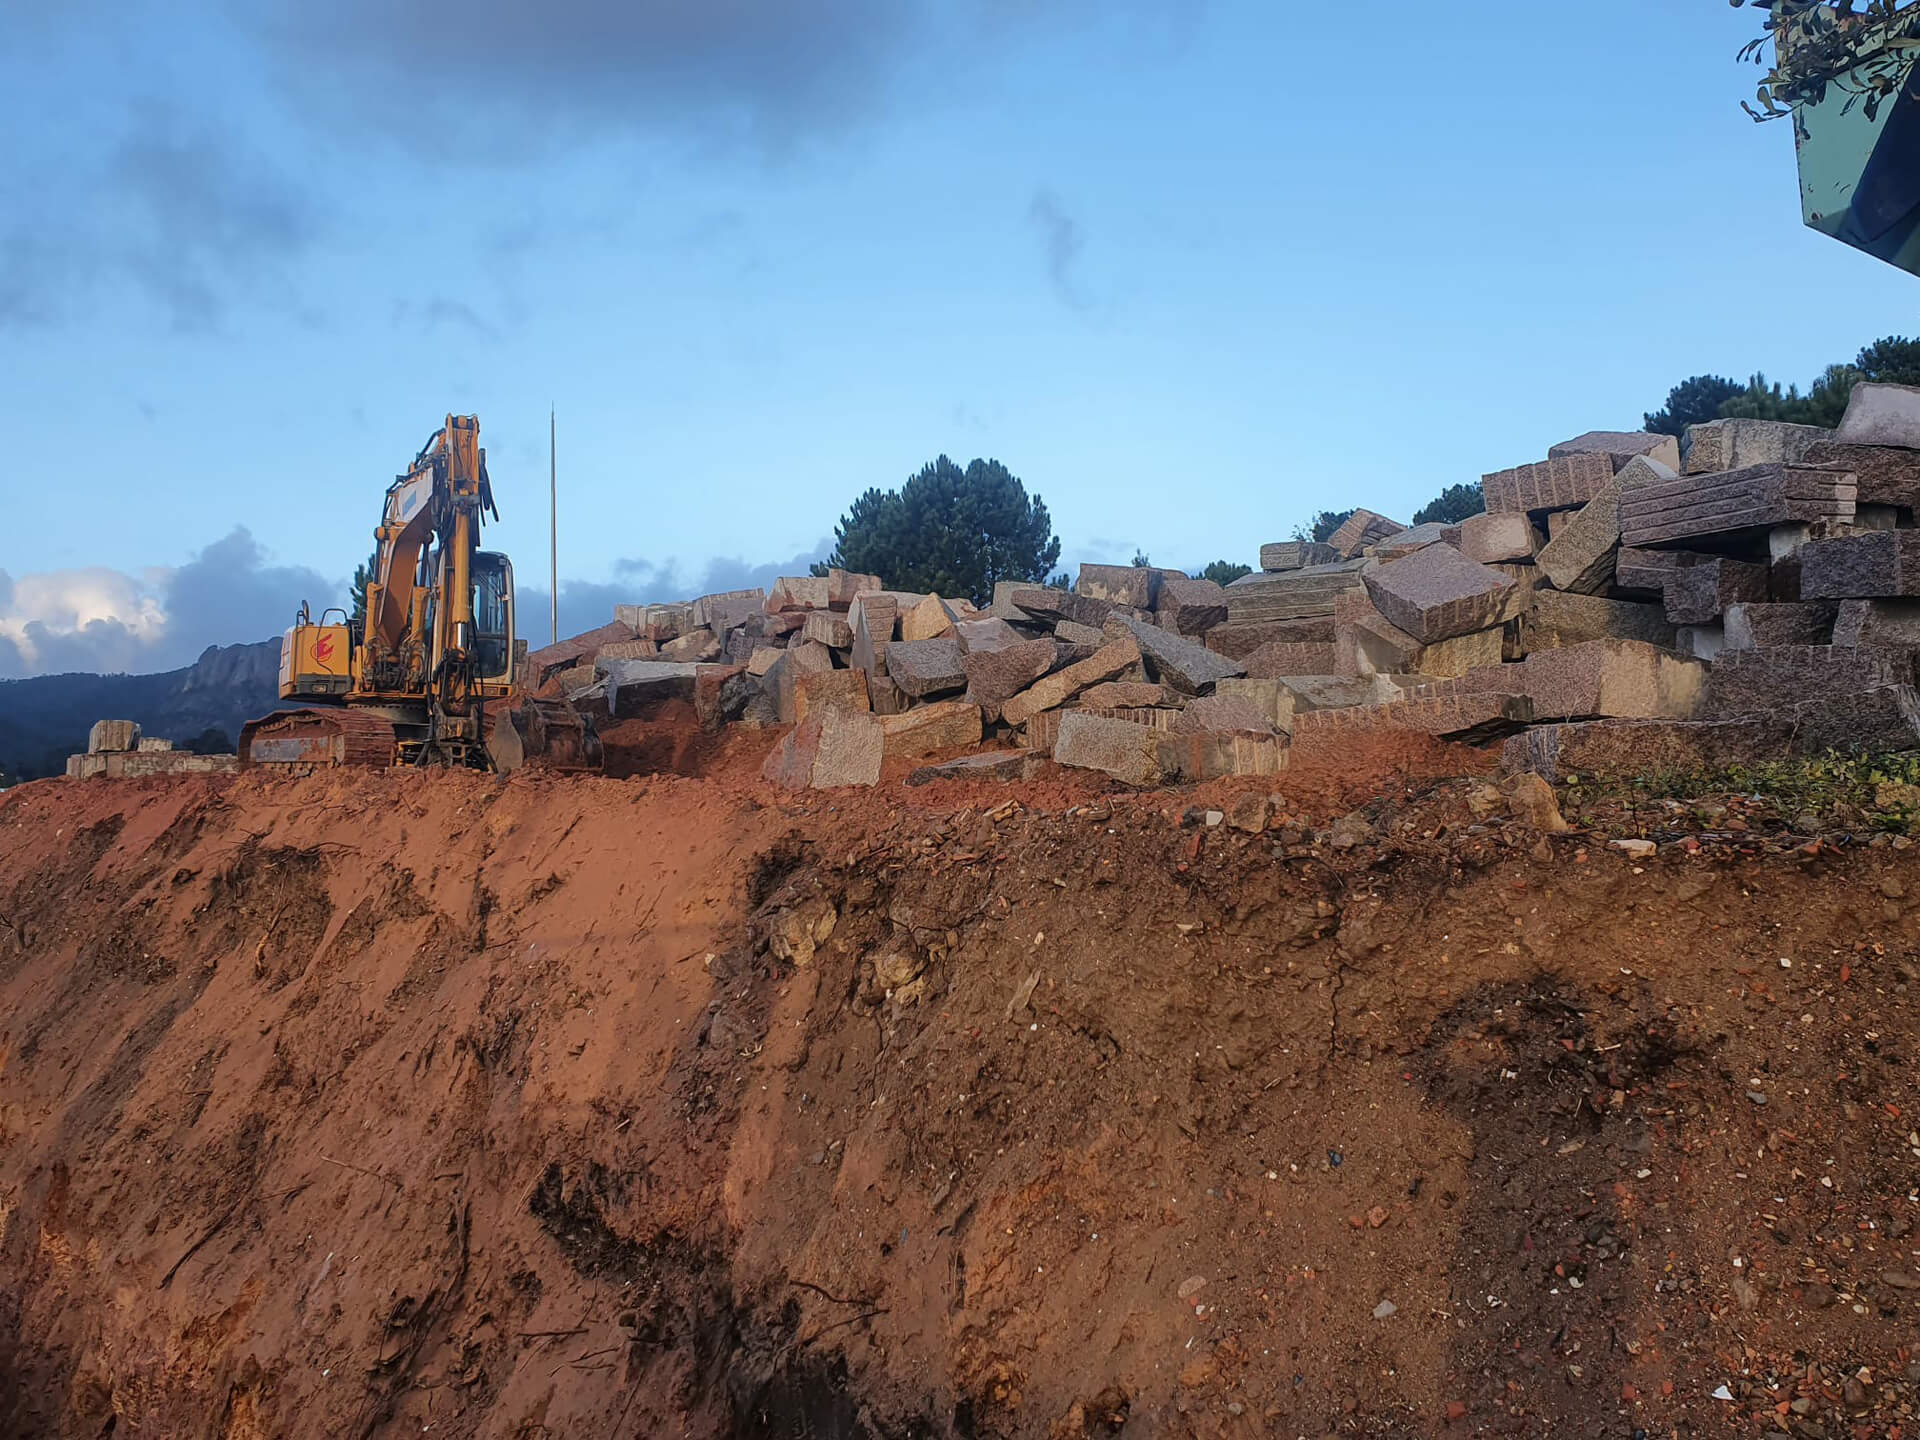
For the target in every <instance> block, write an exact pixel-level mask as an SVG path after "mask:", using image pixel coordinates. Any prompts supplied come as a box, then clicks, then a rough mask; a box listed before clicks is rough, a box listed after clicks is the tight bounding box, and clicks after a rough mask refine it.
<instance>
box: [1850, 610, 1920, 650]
mask: <svg viewBox="0 0 1920 1440" xmlns="http://www.w3.org/2000/svg"><path fill="white" fill-rule="evenodd" d="M1833 643H1834V644H1836V645H1852V646H1856V647H1858V648H1861V649H1871V648H1874V647H1877V646H1894V647H1896V648H1897V647H1902V646H1910V645H1920V600H1842V601H1841V602H1840V608H1839V610H1838V611H1837V612H1836V615H1835V618H1834V622H1833Z"/></svg>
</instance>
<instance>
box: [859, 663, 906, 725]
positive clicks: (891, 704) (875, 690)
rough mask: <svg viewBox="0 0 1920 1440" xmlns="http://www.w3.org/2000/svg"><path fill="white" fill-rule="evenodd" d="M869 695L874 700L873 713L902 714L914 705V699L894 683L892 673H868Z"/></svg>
mask: <svg viewBox="0 0 1920 1440" xmlns="http://www.w3.org/2000/svg"><path fill="white" fill-rule="evenodd" d="M867 695H868V698H870V699H871V700H872V701H873V713H874V714H876V715H900V714H903V713H905V711H906V710H907V709H908V708H909V707H911V706H912V704H913V699H912V697H911V696H909V695H908V694H907V692H906V691H904V690H902V689H901V688H900V687H899V686H898V685H896V684H894V682H893V677H892V676H891V675H876V674H874V673H872V672H871V671H869V672H868V673H867Z"/></svg>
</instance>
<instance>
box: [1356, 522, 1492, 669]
mask: <svg viewBox="0 0 1920 1440" xmlns="http://www.w3.org/2000/svg"><path fill="white" fill-rule="evenodd" d="M1364 581H1365V584H1366V587H1367V594H1368V595H1369V596H1370V597H1371V598H1372V600H1373V603H1374V606H1375V608H1376V609H1378V610H1379V611H1380V613H1381V614H1382V615H1384V616H1385V617H1386V618H1387V621H1388V623H1389V624H1391V625H1394V626H1396V627H1397V628H1399V629H1401V630H1404V631H1405V632H1406V633H1407V634H1409V635H1411V636H1413V638H1414V639H1415V640H1417V641H1419V642H1420V643H1421V644H1422V645H1430V644H1432V643H1434V642H1435V641H1438V640H1445V639H1447V638H1448V637H1449V636H1453V635H1465V634H1467V633H1468V632H1470V631H1475V630H1485V629H1487V628H1488V627H1489V626H1493V625H1498V624H1500V623H1501V622H1502V621H1504V620H1505V619H1506V618H1507V610H1508V605H1509V603H1510V602H1511V600H1512V598H1513V595H1514V583H1513V581H1511V580H1509V579H1508V578H1507V577H1506V576H1505V575H1502V574H1501V573H1500V572H1499V571H1497V570H1494V569H1491V568H1489V567H1488V566H1485V565H1481V564H1479V563H1478V562H1476V561H1473V560H1469V559H1467V557H1466V556H1464V555H1462V554H1461V553H1460V552H1459V551H1458V550H1455V549H1454V548H1453V547H1452V546H1451V545H1429V546H1427V547H1426V548H1425V549H1423V550H1418V551H1415V552H1414V553H1413V554H1411V555H1408V556H1406V557H1405V558H1404V559H1400V560H1394V561H1390V562H1389V563H1387V564H1385V565H1382V566H1380V567H1379V568H1378V569H1377V570H1372V571H1369V572H1367V574H1366V575H1365V577H1364Z"/></svg>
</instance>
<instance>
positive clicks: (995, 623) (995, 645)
mask: <svg viewBox="0 0 1920 1440" xmlns="http://www.w3.org/2000/svg"><path fill="white" fill-rule="evenodd" d="M953 638H954V639H956V640H958V641H959V642H960V648H961V650H962V651H964V652H965V653H966V654H968V655H971V654H973V653H974V651H976V650H1004V649H1006V648H1007V647H1008V646H1009V645H1019V644H1021V643H1023V642H1024V641H1026V640H1028V639H1030V638H1032V637H1030V636H1026V635H1022V634H1021V633H1020V632H1019V631H1018V630H1015V629H1014V628H1013V626H1011V625H1009V624H1008V623H1007V622H1006V621H1004V620H1002V619H1001V618H1000V617H999V616H998V615H982V616H979V617H977V618H975V619H971V620H956V621H955V622H954V625H953Z"/></svg>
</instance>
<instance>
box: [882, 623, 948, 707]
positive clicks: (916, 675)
mask: <svg viewBox="0 0 1920 1440" xmlns="http://www.w3.org/2000/svg"><path fill="white" fill-rule="evenodd" d="M887 674H888V675H889V676H890V677H891V678H892V680H893V683H894V684H896V685H898V686H899V687H900V688H901V689H902V690H904V691H906V693H907V694H909V695H911V696H913V697H914V698H915V699H916V700H924V699H926V698H927V697H929V696H933V695H946V694H951V693H952V692H954V691H956V690H964V689H966V687H967V665H966V655H965V654H964V653H963V652H962V651H961V649H960V642H959V641H958V640H956V639H954V638H953V637H952V636H951V635H940V636H936V637H935V638H934V639H931V640H896V641H894V643H893V644H891V645H889V646H888V647H887Z"/></svg>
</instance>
